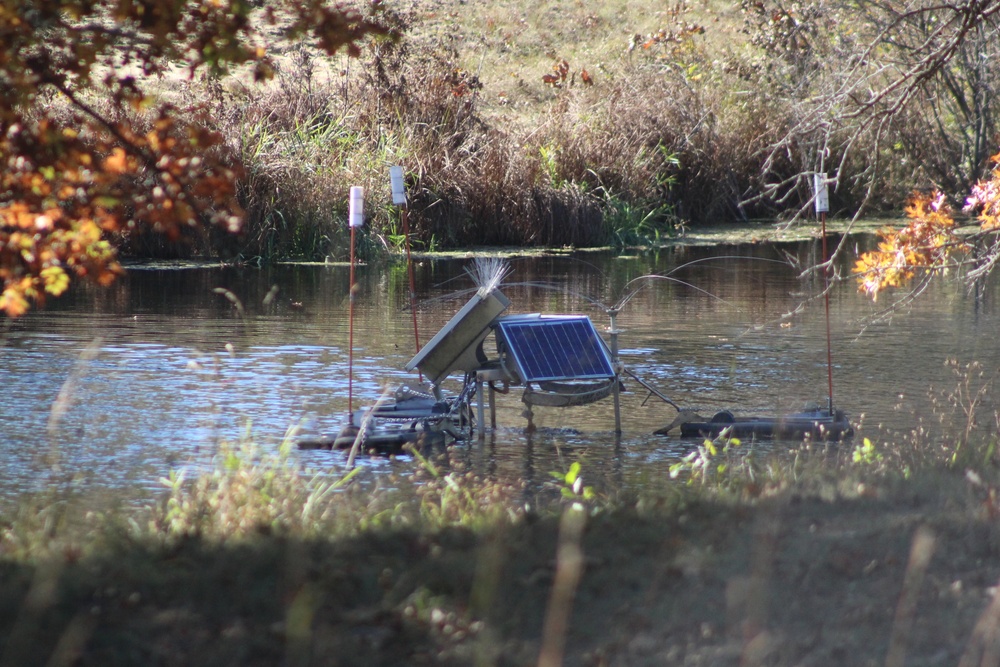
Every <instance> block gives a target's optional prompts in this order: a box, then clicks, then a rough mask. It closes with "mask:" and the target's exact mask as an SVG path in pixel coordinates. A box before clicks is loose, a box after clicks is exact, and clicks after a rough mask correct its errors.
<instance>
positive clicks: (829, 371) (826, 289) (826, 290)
mask: <svg viewBox="0 0 1000 667" xmlns="http://www.w3.org/2000/svg"><path fill="white" fill-rule="evenodd" d="M819 219H820V222H821V223H822V227H823V262H824V263H826V262H827V255H826V211H823V212H822V213H820V214H819ZM830 268H831V267H830V266H829V265H827V266H826V268H825V269H824V270H823V296H824V300H825V301H826V378H827V383H828V384H829V391H830V416H831V417H832V416H833V352H832V344H831V343H830Z"/></svg>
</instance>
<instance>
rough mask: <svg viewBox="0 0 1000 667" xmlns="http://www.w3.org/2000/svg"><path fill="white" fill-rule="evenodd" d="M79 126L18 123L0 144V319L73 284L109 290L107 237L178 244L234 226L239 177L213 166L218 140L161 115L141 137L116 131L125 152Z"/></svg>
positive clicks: (113, 267) (111, 273) (111, 269)
mask: <svg viewBox="0 0 1000 667" xmlns="http://www.w3.org/2000/svg"><path fill="white" fill-rule="evenodd" d="M79 126H80V127H81V128H84V131H83V132H81V131H78V130H76V129H70V128H68V127H66V126H61V127H60V126H59V125H58V124H56V123H54V122H53V121H51V120H49V119H42V120H40V121H37V122H35V123H31V122H28V121H26V122H25V123H14V124H11V125H10V126H9V127H8V128H7V132H6V133H5V134H4V135H3V136H2V137H0V160H2V161H3V163H4V165H5V169H4V170H3V172H2V173H0V191H2V192H3V193H4V194H5V197H4V199H3V201H0V280H2V281H3V291H2V292H0V311H2V312H4V313H6V314H7V315H8V316H10V317H17V316H19V315H22V314H24V313H25V312H26V311H27V310H28V309H29V308H30V307H31V305H32V304H33V303H34V304H39V305H40V304H44V302H45V300H46V298H47V297H48V296H59V295H60V294H62V293H63V292H64V291H65V290H66V289H67V288H68V287H69V284H70V281H71V279H85V280H89V281H92V282H96V283H98V284H100V285H108V284H110V283H111V282H112V281H113V280H114V278H115V276H116V275H117V274H118V273H120V271H121V268H120V266H119V265H118V263H117V261H116V253H115V249H114V247H113V246H112V244H111V243H110V242H109V240H108V235H109V234H114V233H120V232H124V231H127V230H128V229H131V228H134V227H136V226H144V227H148V228H151V229H153V230H155V231H157V232H160V233H162V234H164V235H165V236H167V237H168V238H173V239H176V238H178V237H179V236H180V235H181V232H182V229H183V228H185V227H190V228H195V227H198V226H200V225H202V224H204V223H209V224H217V225H222V226H225V227H226V228H228V229H230V230H233V231H235V230H236V229H238V227H239V220H240V217H239V216H240V208H239V206H238V205H237V204H236V201H235V194H236V193H235V187H236V186H235V182H236V176H237V173H236V171H235V169H234V168H231V167H228V166H226V165H225V164H224V163H223V161H222V159H221V156H222V155H223V154H224V152H223V151H221V150H220V148H219V147H220V145H221V144H222V138H221V136H219V135H217V134H215V133H212V132H209V131H207V130H205V129H204V128H202V127H200V126H198V125H196V124H193V123H189V124H187V125H183V126H182V125H180V124H179V123H177V122H176V121H175V120H174V119H173V117H172V115H171V112H170V111H169V110H164V112H163V115H161V117H160V118H159V119H157V120H156V121H155V122H154V123H153V125H152V129H151V130H150V131H149V132H148V133H146V134H145V135H141V136H139V135H133V133H132V131H131V130H130V128H129V127H127V126H124V125H123V126H118V127H115V128H114V133H113V134H114V135H115V138H116V139H124V140H125V142H124V144H123V145H113V144H111V143H110V142H109V141H106V140H101V139H97V138H96V132H95V131H94V130H93V129H91V128H90V126H89V123H87V122H84V121H81V122H80V125H79ZM84 135H89V136H88V137H87V138H83V137H84ZM206 155H207V156H212V157H205V156H206Z"/></svg>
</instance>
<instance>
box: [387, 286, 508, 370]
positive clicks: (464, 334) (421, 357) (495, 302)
mask: <svg viewBox="0 0 1000 667" xmlns="http://www.w3.org/2000/svg"><path fill="white" fill-rule="evenodd" d="M484 292H485V291H483V290H481V291H480V292H479V293H477V294H476V295H475V296H473V297H472V299H471V300H470V301H469V302H468V303H467V304H465V306H464V307H463V308H462V309H461V310H460V311H458V312H457V313H455V315H454V317H452V318H451V320H449V321H448V323H447V324H445V325H444V326H443V327H441V330H440V331H438V332H437V334H436V335H435V336H434V338H432V339H431V340H430V341H429V342H428V343H427V344H426V345H425V346H424V347H423V348H422V349H421V350H420V352H418V353H417V354H416V356H414V357H413V358H412V359H410V361H409V362H408V363H407V364H406V370H408V371H411V370H413V369H414V368H419V369H420V372H421V373H423V374H424V377H426V378H427V379H428V380H430V381H431V383H432V384H434V385H437V384H439V383H440V382H441V381H442V380H444V379H445V378H446V377H448V375H449V374H451V373H454V372H456V371H463V372H466V373H469V372H472V371H474V370H476V369H477V368H479V367H481V366H482V365H483V364H484V363H485V362H486V358H485V357H484V356H482V351H481V347H480V346H481V345H482V343H483V340H484V339H485V338H486V336H487V335H489V333H490V324H491V323H492V322H493V320H494V319H496V317H497V316H498V315H500V314H501V313H503V311H505V310H506V309H507V306H509V305H510V301H509V300H508V299H507V297H505V296H504V295H503V293H502V292H500V290H497V289H494V290H491V291H489V292H485V293H484Z"/></svg>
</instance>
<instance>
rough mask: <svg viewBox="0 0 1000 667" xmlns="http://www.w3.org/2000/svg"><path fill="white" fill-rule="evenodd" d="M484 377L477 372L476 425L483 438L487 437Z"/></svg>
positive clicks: (480, 436)
mask: <svg viewBox="0 0 1000 667" xmlns="http://www.w3.org/2000/svg"><path fill="white" fill-rule="evenodd" d="M483 400H485V399H484V398H483V378H482V375H481V374H479V373H476V422H477V423H476V426H477V427H478V428H479V439H480V440H482V439H483V438H485V437H486V426H485V423H486V422H485V421H483Z"/></svg>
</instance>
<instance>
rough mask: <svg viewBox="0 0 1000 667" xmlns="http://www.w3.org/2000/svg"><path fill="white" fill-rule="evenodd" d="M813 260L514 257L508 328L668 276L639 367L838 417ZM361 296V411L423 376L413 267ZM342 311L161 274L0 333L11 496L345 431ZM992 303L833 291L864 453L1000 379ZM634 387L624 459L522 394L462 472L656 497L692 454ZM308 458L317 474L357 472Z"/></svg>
mask: <svg viewBox="0 0 1000 667" xmlns="http://www.w3.org/2000/svg"><path fill="white" fill-rule="evenodd" d="M816 255H817V244H815V243H804V244H795V245H788V246H781V247H772V246H756V245H755V246H747V247H723V248H713V249H699V248H678V249H672V250H664V251H660V252H656V253H645V254H636V255H630V256H617V255H614V254H601V253H587V254H577V255H566V256H562V255H559V256H548V257H535V258H524V259H513V260H511V263H512V266H513V272H512V273H511V275H510V276H509V278H508V281H507V282H508V283H509V284H508V285H507V286H505V287H503V288H502V290H503V292H504V293H505V294H506V295H507V296H508V297H509V298H510V299H511V301H512V302H513V303H512V307H511V309H510V311H509V312H511V313H517V312H546V313H585V314H588V315H590V316H591V317H592V319H593V320H594V321H595V323H596V324H597V325H598V328H599V329H601V330H603V328H604V327H605V326H606V325H607V323H608V320H607V317H606V315H605V313H604V312H603V311H602V310H601V309H600V308H597V307H595V306H594V305H593V303H594V302H599V303H604V304H609V305H610V304H611V303H613V302H614V301H616V300H617V299H618V298H619V296H620V295H621V294H622V293H623V288H624V286H625V285H626V283H628V281H630V280H632V279H633V278H636V277H638V276H642V275H645V274H650V273H658V274H667V273H670V272H673V273H671V276H672V278H674V279H676V280H677V281H678V282H674V281H672V280H671V281H668V280H655V281H650V283H649V286H648V287H646V288H644V289H643V290H642V291H640V292H639V293H638V294H637V295H636V296H635V297H634V298H633V299H632V300H631V301H630V302H629V303H628V305H627V306H626V307H625V308H624V309H623V310H622V312H621V314H620V316H619V318H618V325H619V327H620V328H621V329H622V330H623V333H622V334H621V336H620V346H621V348H622V356H623V361H624V362H625V364H626V365H627V366H628V367H629V368H630V369H631V370H633V371H635V372H636V373H638V374H639V375H640V376H642V377H643V378H644V379H646V380H647V381H649V382H651V383H653V384H654V385H655V386H656V387H658V388H659V389H660V391H662V392H663V393H664V394H666V395H667V396H668V397H670V398H671V399H672V400H673V401H675V402H676V403H678V404H681V405H683V406H685V407H692V408H697V409H699V410H700V411H702V414H704V415H711V414H712V413H713V412H714V411H715V410H718V409H723V408H725V409H730V410H732V411H733V412H735V413H737V414H739V415H748V416H750V415H757V416H760V415H771V414H778V413H782V412H786V411H795V410H799V409H801V408H803V407H805V406H806V405H807V404H820V405H825V404H826V401H827V386H828V385H827V366H826V360H827V352H826V350H827V348H826V337H825V336H826V325H825V320H824V315H823V312H824V309H823V301H822V300H821V299H819V300H817V299H816V298H815V297H817V295H819V294H820V293H821V290H822V284H821V283H820V282H818V281H817V280H816V279H815V278H812V279H808V278H807V279H803V278H801V277H800V275H799V273H800V272H799V270H797V269H796V268H794V266H792V265H791V264H790V263H789V259H791V260H793V261H802V262H807V263H808V262H810V261H815V259H816ZM467 263H468V262H467V260H465V259H462V260H458V259H455V260H451V259H435V260H430V259H426V260H422V261H421V262H420V263H419V264H418V266H417V267H416V277H417V297H418V300H419V301H420V303H421V307H420V308H419V310H418V317H417V320H418V329H419V332H420V336H421V340H423V341H426V340H428V339H429V338H430V337H431V336H432V335H433V334H434V333H435V332H436V331H437V330H438V328H439V327H440V326H441V325H442V324H444V323H445V322H446V321H447V320H448V319H449V318H450V317H451V316H452V314H453V313H454V312H455V311H456V310H457V309H458V308H460V307H461V306H462V305H463V304H464V303H465V301H466V299H467V298H468V294H467V293H463V292H462V290H465V289H467V288H469V287H470V286H471V281H470V280H469V279H468V277H467V276H466V275H465V273H464V267H465V266H466V265H467ZM846 268H847V267H846V266H844V267H841V270H846ZM357 279H358V282H359V290H358V292H357V297H356V301H355V306H354V314H355V319H354V350H353V398H354V402H355V404H362V403H365V402H370V401H373V400H375V399H376V398H377V397H378V396H379V394H380V393H381V392H382V389H383V387H386V386H390V387H391V386H396V385H398V384H399V382H400V381H402V380H405V379H412V378H413V377H414V376H413V375H412V374H408V373H405V372H404V371H403V370H402V368H403V367H404V365H405V364H406V362H407V361H408V360H409V359H410V357H411V356H412V355H413V352H414V347H415V344H414V332H413V323H412V319H411V316H410V313H409V312H408V311H405V310H404V307H405V305H406V303H407V302H408V292H409V289H408V286H407V282H406V272H405V267H404V266H403V265H401V264H400V265H395V264H394V265H389V264H379V265H371V266H361V267H359V268H358V269H357ZM524 283H530V285H526V284H524ZM539 283H545V284H546V285H548V287H541V286H539ZM218 288H222V289H223V290H228V297H231V298H227V294H225V293H221V292H220V290H219V289H218ZM347 294H348V268H347V267H345V266H291V265H289V266H276V267H271V268H266V269H250V268H233V267H217V266H216V267H201V268H185V269H177V268H162V267H161V268H155V267H149V266H146V267H142V268H132V269H130V270H129V271H128V272H127V274H126V275H125V277H124V278H123V279H121V280H120V281H119V282H118V283H117V284H116V285H114V286H113V287H111V288H110V289H103V290H102V289H96V288H90V287H83V288H76V289H75V290H74V291H73V292H71V293H70V294H69V295H67V296H65V297H63V298H61V299H58V300H54V301H52V302H51V303H50V304H49V306H48V308H47V309H45V310H44V311H39V312H34V313H31V314H29V315H28V316H26V317H24V318H22V319H20V320H18V321H16V322H14V323H13V324H10V325H9V326H8V327H7V329H6V330H5V331H4V332H3V333H2V335H0V356H2V360H3V361H2V363H0V383H2V385H3V398H2V401H0V454H2V456H3V463H2V466H3V471H4V475H3V483H2V487H0V488H2V489H3V495H5V496H7V497H10V496H13V495H17V494H19V493H21V492H24V491H27V490H37V489H41V488H45V487H46V486H48V485H51V484H53V483H59V484H69V485H71V486H73V487H98V488H112V489H115V488H128V489H132V490H135V489H152V488H155V487H156V485H157V480H158V479H159V478H160V477H161V476H163V475H165V474H166V473H167V472H169V471H170V470H171V469H175V468H180V467H184V466H187V465H192V464H197V463H204V462H205V461H207V460H208V459H209V458H210V456H211V455H212V453H214V452H215V451H216V447H217V443H218V442H219V441H220V440H230V441H234V440H238V439H239V438H241V437H244V435H245V434H246V433H250V434H251V437H252V438H253V439H254V440H255V441H256V442H258V443H260V444H261V445H262V446H264V447H276V446H277V444H278V443H279V442H280V441H281V439H282V437H283V435H284V434H285V433H286V431H287V430H288V429H289V428H290V427H293V426H298V427H300V428H301V429H302V430H303V432H304V433H306V434H307V435H309V434H311V435H317V436H322V435H330V434H333V433H336V432H337V430H338V429H339V428H340V426H341V424H342V422H343V420H344V418H345V415H346V412H347V407H348V378H349V372H348V370H349V349H348V348H349V345H348V329H349V328H348V310H349V308H348V299H347ZM234 301H238V304H239V307H237V306H236V305H234ZM995 303H996V288H995V285H993V284H990V285H987V286H985V287H984V288H983V289H982V291H981V294H980V296H979V297H976V296H974V295H972V294H970V293H969V292H968V290H967V289H966V288H965V287H964V286H963V285H961V284H959V283H958V282H957V281H954V280H953V281H951V282H949V281H944V280H942V281H940V282H939V283H937V284H935V285H934V286H933V287H932V288H931V289H929V290H928V291H927V292H926V293H925V294H923V295H922V296H921V297H920V299H919V300H917V301H916V302H915V304H914V305H912V306H911V307H908V308H907V309H905V310H903V311H901V312H899V313H898V314H896V315H895V317H894V318H893V319H892V321H891V322H890V323H876V324H872V321H871V318H872V316H873V315H874V314H875V313H877V312H878V307H880V306H882V305H884V304H878V305H877V306H876V305H873V304H872V303H871V302H870V301H869V300H867V299H865V298H864V297H863V296H862V295H859V294H858V293H857V291H856V287H855V285H854V283H853V281H847V282H845V283H842V284H838V285H837V286H835V287H834V288H833V291H832V294H831V299H830V314H831V330H832V340H833V346H832V355H833V361H834V395H835V401H836V403H837V405H838V407H840V408H842V409H844V410H846V411H847V412H848V414H849V415H850V416H851V417H852V418H853V420H854V421H855V422H859V423H860V431H859V436H863V435H866V434H870V435H872V436H873V437H875V436H878V437H891V433H889V432H892V431H905V430H907V429H909V428H911V427H912V425H913V424H914V422H915V418H916V416H918V415H927V414H929V411H930V407H929V402H928V397H927V395H928V390H943V389H948V388H951V387H953V386H954V385H955V379H954V375H953V373H952V371H951V370H949V369H948V368H946V367H945V360H946V359H948V358H957V359H959V360H960V361H963V362H966V361H971V360H977V361H981V362H983V363H984V364H985V366H986V368H987V369H989V370H990V371H991V372H992V370H993V369H996V368H997V367H998V364H997V362H998V360H1000V345H998V344H997V342H996V332H997V331H998V330H1000V327H998V326H997V325H998V321H997V320H998V316H997V308H996V306H995ZM491 342H492V341H488V342H487V348H488V349H489V347H490V343H491ZM627 386H628V388H629V389H630V390H631V391H630V392H629V393H627V394H625V395H623V399H622V400H623V403H622V406H623V430H624V432H623V434H622V436H621V438H620V439H618V440H617V441H616V438H615V437H614V434H613V425H614V417H613V409H612V403H611V401H610V400H607V401H603V402H601V403H597V404H594V405H591V406H589V407H587V408H575V409H569V410H555V409H550V410H546V409H538V410H537V411H536V423H537V424H538V426H539V429H538V431H537V432H535V433H534V434H528V433H526V432H525V429H524V425H525V420H524V419H523V418H522V416H521V407H522V406H521V404H520V402H519V394H517V392H516V391H515V392H512V393H511V394H510V395H508V396H505V397H502V398H501V400H500V406H499V413H498V420H499V425H498V428H497V430H496V431H495V432H492V433H490V434H489V435H488V437H487V438H486V439H485V441H484V442H482V443H478V442H473V443H469V444H459V445H458V446H457V447H458V448H459V449H458V450H457V452H456V454H457V455H458V456H460V457H464V458H467V459H468V461H469V462H470V464H472V465H473V466H474V467H476V468H477V469H479V470H481V471H483V472H484V473H486V474H490V475H495V476H498V477H510V478H528V479H543V478H547V476H548V472H549V471H551V470H556V469H565V467H566V465H568V463H567V462H568V461H570V460H576V459H578V458H582V459H583V460H584V461H585V465H587V466H588V468H589V469H590V470H595V471H600V472H599V474H600V475H607V476H608V478H609V479H614V480H616V481H617V482H616V483H630V484H637V485H641V484H642V483H643V480H644V479H648V478H649V477H650V476H660V475H663V474H665V471H666V468H667V466H668V465H669V463H670V462H672V461H675V460H676V458H677V456H678V455H679V454H681V453H683V452H684V451H686V449H687V448H688V447H690V443H687V442H684V441H681V440H679V439H677V438H676V437H674V438H671V437H662V436H655V435H652V432H653V431H654V430H655V429H657V428H659V427H661V426H663V425H665V424H667V423H669V422H670V421H671V420H672V419H673V417H674V415H675V412H674V410H673V408H671V407H669V406H668V405H666V404H664V403H662V402H660V401H659V400H658V399H656V398H651V399H649V400H648V401H646V400H645V399H646V398H647V392H645V391H644V390H642V388H641V387H639V386H638V385H636V384H635V383H630V384H628V385H627ZM759 446H761V447H773V446H775V445H769V444H761V445H759ZM301 455H302V456H303V457H304V458H305V459H306V460H307V461H308V462H309V464H310V465H313V466H317V467H324V466H327V465H330V466H338V465H342V464H343V462H344V458H345V457H344V455H343V454H342V453H339V452H332V453H331V452H303V453H302V454H301ZM404 463H405V462H404ZM366 465H369V466H371V467H372V468H373V469H375V470H381V469H385V470H390V469H392V468H393V466H399V465H402V464H401V463H399V462H392V461H386V460H374V461H367V462H366Z"/></svg>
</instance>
